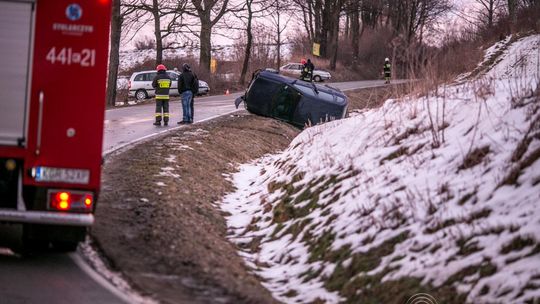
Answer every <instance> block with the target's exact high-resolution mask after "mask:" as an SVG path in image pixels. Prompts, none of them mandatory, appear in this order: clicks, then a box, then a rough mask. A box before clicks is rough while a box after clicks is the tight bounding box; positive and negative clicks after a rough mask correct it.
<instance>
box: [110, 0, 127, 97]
mask: <svg viewBox="0 0 540 304" xmlns="http://www.w3.org/2000/svg"><path fill="white" fill-rule="evenodd" d="M122 19H123V18H122V16H121V15H120V0H113V3H112V18H111V49H110V52H109V73H108V78H107V105H110V106H114V104H115V103H116V81H117V78H118V66H119V65H120V37H121V31H122Z"/></svg>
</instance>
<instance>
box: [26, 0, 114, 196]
mask: <svg viewBox="0 0 540 304" xmlns="http://www.w3.org/2000/svg"><path fill="white" fill-rule="evenodd" d="M109 16H110V3H109V1H107V0H94V1H77V2H74V1H72V0H39V1H37V3H36V26H35V42H34V55H33V63H32V66H33V71H32V88H31V95H30V96H31V99H30V116H29V117H30V119H29V132H28V149H27V152H28V154H27V157H26V159H25V164H24V167H25V172H31V169H32V168H35V167H37V166H45V167H57V168H68V169H82V170H87V171H89V175H90V178H89V180H88V182H87V183H78V184H76V185H74V184H73V183H64V182H61V181H60V182H59V181H56V182H47V181H41V182H40V181H36V180H35V179H34V178H33V177H32V176H30V175H29V174H25V175H24V184H26V185H37V186H54V187H74V186H76V187H77V188H80V189H98V187H99V183H100V166H101V153H102V142H103V123H104V111H105V85H106V73H107V60H108V43H107V42H108V37H109V22H104V19H106V20H108V19H109Z"/></svg>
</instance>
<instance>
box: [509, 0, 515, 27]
mask: <svg viewBox="0 0 540 304" xmlns="http://www.w3.org/2000/svg"><path fill="white" fill-rule="evenodd" d="M508 14H509V15H510V20H511V22H512V24H515V23H516V21H517V0H508Z"/></svg>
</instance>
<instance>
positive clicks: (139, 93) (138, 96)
mask: <svg viewBox="0 0 540 304" xmlns="http://www.w3.org/2000/svg"><path fill="white" fill-rule="evenodd" d="M135 98H136V99H137V100H145V99H146V98H148V94H147V93H146V91H145V90H137V92H135Z"/></svg>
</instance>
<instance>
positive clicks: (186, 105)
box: [182, 91, 193, 121]
mask: <svg viewBox="0 0 540 304" xmlns="http://www.w3.org/2000/svg"><path fill="white" fill-rule="evenodd" d="M192 99H193V93H192V92H191V91H185V92H183V93H182V112H184V115H183V119H182V120H183V121H193V113H191V100H192Z"/></svg>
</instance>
